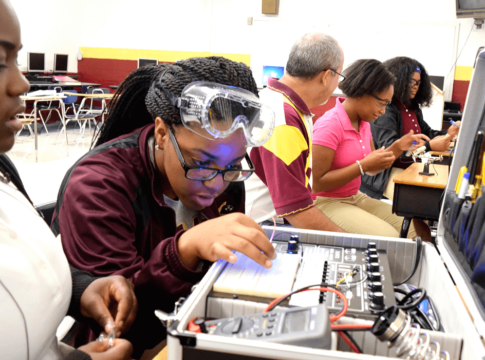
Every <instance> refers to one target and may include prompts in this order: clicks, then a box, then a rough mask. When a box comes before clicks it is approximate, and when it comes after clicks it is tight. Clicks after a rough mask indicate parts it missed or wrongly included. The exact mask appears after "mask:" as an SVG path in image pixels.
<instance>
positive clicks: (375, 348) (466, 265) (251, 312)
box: [167, 52, 485, 360]
mask: <svg viewBox="0 0 485 360" xmlns="http://www.w3.org/2000/svg"><path fill="white" fill-rule="evenodd" d="M482 129H483V130H484V133H485V52H482V53H481V54H480V55H479V57H478V59H477V63H476V66H475V69H474V73H473V76H472V81H471V83H470V89H469V92H468V98H467V103H466V107H465V110H464V114H463V120H462V128H461V130H460V134H459V138H458V141H457V145H456V147H455V151H454V152H455V153H454V154H453V155H454V156H453V162H452V166H451V169H450V177H449V181H448V185H447V188H446V190H445V193H444V199H443V202H442V207H441V215H440V222H439V225H438V231H437V238H436V245H433V244H430V243H420V242H416V241H414V240H410V239H395V238H382V237H374V236H365V235H356V234H337V233H330V232H319V231H310V230H302V229H294V228H281V227H279V228H277V229H276V233H275V236H274V239H275V240H274V246H275V247H280V250H279V254H280V255H281V259H283V257H285V256H286V257H287V258H289V256H288V253H290V252H289V246H293V243H294V241H293V240H294V239H295V238H292V236H295V235H296V236H297V237H298V246H299V247H300V249H301V251H302V253H301V254H300V256H301V257H302V258H301V259H300V261H299V265H297V266H296V268H297V270H295V271H293V270H292V269H293V268H294V264H293V263H294V261H293V260H285V262H284V263H285V266H280V267H279V268H278V269H279V270H277V271H276V270H275V272H278V276H279V277H274V280H275V281H273V282H266V283H263V282H261V283H259V282H258V284H259V285H261V286H259V288H258V286H256V285H255V287H254V288H250V289H249V290H248V289H246V288H244V286H246V285H244V284H246V283H248V281H247V280H244V279H243V278H237V277H234V276H235V275H234V274H236V273H237V272H236V270H238V268H237V267H235V265H232V264H228V263H226V262H225V261H222V260H220V261H218V262H216V263H214V264H213V266H212V267H211V268H210V270H209V271H208V273H207V275H206V276H205V277H204V278H203V280H202V281H201V282H200V283H199V284H198V285H197V286H195V287H194V289H193V291H192V293H191V294H190V296H189V297H188V298H187V299H186V300H185V302H184V303H183V305H182V306H181V307H180V309H178V311H177V313H175V314H171V315H170V316H168V323H167V328H168V337H167V344H168V359H169V360H178V359H184V360H189V359H197V360H203V359H235V360H238V359H301V360H303V359H388V358H416V359H445V358H449V359H467V360H468V359H470V360H476V359H485V345H484V342H483V335H484V334H485V308H484V304H485V289H484V288H483V287H482V286H485V285H484V284H485V253H484V254H483V256H482V250H484V251H485V247H484V246H483V245H484V244H485V211H482V212H479V211H478V206H479V205H480V201H481V200H479V199H480V197H481V196H482V195H481V182H480V181H481V178H480V175H481V174H482V173H484V174H485V165H483V162H484V158H485V156H483V153H484V151H485V141H483V137H482V140H480V136H479V132H481V131H482ZM474 164H475V165H474ZM477 164H478V165H477ZM482 165H483V166H482ZM464 166H466V167H467V169H465V170H467V171H468V172H469V173H471V174H470V179H469V182H470V186H469V192H471V195H470V193H468V194H467V195H466V198H465V199H460V200H463V201H458V200H456V199H457V196H458V194H457V191H456V190H459V189H458V188H459V186H458V187H457V186H456V183H457V179H458V182H459V183H460V182H461V180H460V179H461V177H462V176H463V172H464V171H463V167H464ZM484 177H485V176H484ZM484 181H485V180H484ZM459 185H460V184H459ZM455 187H456V188H457V189H455ZM463 188H464V186H463ZM467 201H468V203H467ZM453 204H455V208H454V207H453ZM464 204H465V205H464ZM475 204H477V206H475ZM481 206H482V207H483V208H484V209H485V198H484V201H481ZM474 208H475V211H474V212H473V210H474ZM468 210H469V211H470V213H467V211H468ZM481 216H483V217H481ZM451 221H454V223H453V226H451V225H452V224H451ZM460 222H461V223H460ZM457 224H458V225H457ZM460 226H461V228H460ZM482 227H483V228H484V230H483V235H484V240H483V241H482V242H480V241H481V240H480V237H479V236H478V238H473V236H472V234H474V229H476V228H479V230H480V231H478V230H475V233H477V232H478V234H479V235H480V233H481V228H482ZM263 229H264V230H265V231H266V233H267V235H268V237H270V236H271V233H272V232H273V228H272V227H263ZM460 231H461V233H460ZM470 246H474V254H475V258H474V259H475V260H474V261H471V260H470V258H471V256H470V249H469V247H470ZM477 248H478V250H477ZM277 250H278V248H277ZM369 251H373V252H372V253H370V252H369ZM305 254H306V255H305ZM312 254H313V255H312ZM293 255H294V256H298V255H295V254H293ZM371 255H376V256H377V257H379V261H377V259H376V262H375V263H374V262H372V261H370V260H369V258H370V257H371ZM305 256H306V258H305ZM312 256H313V257H312ZM242 257H243V256H239V257H238V262H240V261H243V259H242ZM417 257H418V258H420V260H419V263H417V262H416V259H417ZM278 259H280V258H278ZM292 259H293V258H292ZM311 259H323V264H325V265H323V266H324V268H323V277H321V274H322V269H321V268H319V267H318V266H320V265H318V264H320V263H318V264H317V265H315V266H316V267H315V268H311V267H310V265H307V264H310V263H311V261H313V260H311ZM482 260H483V265H482ZM278 261H280V260H278ZM281 261H282V262H281V264H282V263H283V260H281ZM275 264H276V263H275ZM278 264H279V263H278ZM315 264H316V263H315ZM372 264H374V265H372ZM415 265H417V266H415ZM273 266H275V265H273ZM312 266H313V265H312ZM372 266H374V268H372ZM305 267H306V268H307V269H309V268H311V271H310V270H307V274H310V275H308V276H310V277H311V276H313V275H314V274H315V273H317V274H318V276H317V277H313V278H312V279H316V278H318V277H320V278H321V281H317V283H321V282H326V283H328V284H336V283H337V282H341V281H343V280H346V279H347V276H348V274H349V271H352V272H353V273H359V276H360V281H361V282H360V283H359V281H356V282H352V283H350V284H349V283H348V284H347V288H346V287H345V281H344V282H343V283H342V289H343V290H345V289H346V290H345V291H346V293H345V295H346V296H347V295H348V296H349V298H350V300H348V309H347V313H346V314H345V316H343V317H340V318H339V319H337V320H335V321H334V322H333V325H332V326H334V325H338V324H340V325H345V324H353V325H355V326H357V325H356V324H363V325H362V326H370V324H374V323H375V322H376V323H377V321H376V320H379V319H381V320H382V319H383V318H384V317H383V315H382V314H383V313H381V312H380V311H381V309H385V308H388V307H389V306H390V305H391V304H392V303H396V302H397V300H396V299H395V298H394V295H393V294H392V292H393V289H394V287H393V284H396V283H400V282H402V281H403V280H406V279H407V278H409V276H410V274H412V273H413V270H414V274H413V275H412V276H411V277H410V278H409V279H407V281H406V284H409V285H412V286H414V287H418V288H423V289H425V290H426V293H427V296H428V297H429V298H430V299H432V302H433V303H434V312H435V315H436V317H437V318H438V319H439V320H440V324H439V328H440V330H441V331H433V330H423V329H421V330H420V332H419V333H417V332H415V333H412V332H411V333H408V337H409V336H413V337H414V336H416V337H417V338H420V342H418V343H416V344H418V345H419V346H418V345H416V344H414V346H411V347H410V348H409V347H408V348H407V349H406V351H404V352H403V348H402V347H401V348H400V347H399V346H398V345H399V344H395V343H394V341H395V339H392V342H389V341H387V340H388V339H386V338H385V337H384V336H383V335H386V336H387V335H388V330H386V332H385V333H381V334H378V333H376V334H377V336H376V335H374V334H373V333H372V332H371V331H354V332H352V331H349V334H352V337H353V340H354V343H355V344H357V345H358V347H359V348H360V350H362V353H360V354H357V353H354V352H352V350H351V349H350V347H349V345H347V342H345V341H343V340H342V338H340V337H339V336H337V334H336V333H337V332H336V331H330V330H329V329H330V325H327V324H325V326H326V327H325V326H323V327H322V328H321V329H320V330H321V334H325V335H322V336H324V338H325V345H322V346H321V347H314V346H305V345H304V344H305V343H304V342H301V343H300V344H298V345H295V344H293V343H292V341H290V340H285V339H286V338H284V337H281V339H283V340H280V341H276V340H274V339H273V336H274V335H275V333H272V334H270V333H271V331H266V332H267V333H268V334H269V335H266V333H263V334H262V335H259V334H260V333H261V331H259V330H260V329H261V326H262V325H261V322H264V324H265V325H264V326H265V327H264V329H267V328H268V325H267V324H266V322H265V321H266V320H267V319H269V318H268V317H267V318H263V317H262V316H263V315H262V314H263V311H265V309H267V308H268V301H266V300H265V299H264V296H262V295H261V293H262V292H264V291H263V290H264V289H265V288H266V289H267V293H268V294H270V295H273V296H276V295H278V294H280V293H285V292H284V291H287V290H288V289H290V290H294V289H295V287H296V285H297V284H296V283H298V282H299V281H300V283H299V284H300V285H304V284H307V283H305V282H304V281H303V282H302V280H301V277H302V275H301V274H302V273H304V271H305V270H304V268H305ZM482 267H483V274H484V276H482V275H481V272H482ZM241 269H243V270H244V265H241ZM315 269H316V270H315ZM231 271H232V273H231ZM244 271H245V270H244ZM251 271H252V272H251V273H250V274H252V275H251V276H253V277H254V276H256V275H257V274H259V273H258V271H259V272H261V271H262V270H261V269H259V270H258V269H256V270H254V269H253V270H251ZM346 271H347V272H346ZM375 272H380V273H381V277H380V278H379V282H378V283H379V284H380V285H379V288H377V290H376V289H372V287H373V286H374V285H376V282H374V281H371V276H372V274H374V273H375ZM254 274H256V275H254ZM312 274H313V275H312ZM342 274H343V275H342ZM346 274H347V275H346ZM364 274H365V276H364ZM231 276H232V277H231ZM276 279H277V280H276ZM342 279H343V280H342ZM258 281H259V280H258ZM240 288H244V289H243V290H242V291H241V289H240ZM233 290H234V293H231V291H233ZM236 290H238V291H237V292H236ZM309 293H310V292H309ZM314 293H315V295H314V296H313V297H312V299H313V300H308V299H310V297H308V296H306V295H305V297H303V296H300V295H301V294H295V295H292V296H291V298H289V300H288V298H287V300H286V301H283V302H281V303H280V304H279V305H280V306H279V307H276V308H273V309H271V310H270V312H268V313H267V314H270V315H268V316H269V317H271V316H273V315H271V314H272V313H271V312H273V313H274V316H275V318H276V317H278V319H280V314H282V312H278V311H280V310H281V311H283V312H284V311H286V310H285V309H288V306H290V307H291V308H292V309H294V308H297V307H301V309H303V308H304V307H305V306H310V305H315V301H316V304H318V303H322V299H323V303H324V304H325V305H326V309H327V311H328V312H329V313H330V314H333V316H334V318H335V316H336V315H335V314H337V313H339V309H340V308H341V307H342V306H341V305H339V304H340V303H339V301H340V298H339V296H338V295H337V294H333V293H323V291H322V292H320V293H319V292H318V291H315V292H314ZM297 295H298V296H300V297H298V296H297ZM268 298H271V296H268ZM315 299H317V300H315ZM376 306H377V308H376ZM379 306H380V308H379ZM376 309H377V310H376ZM307 313H308V314H310V315H304V316H303V315H301V314H303V312H301V314H299V315H298V316H299V317H298V319H300V320H299V322H297V324H300V323H301V322H304V323H305V324H307V325H308V327H307V328H305V329H306V330H305V331H306V335H307V336H308V337H310V336H311V333H312V331H313V330H315V329H314V328H317V327H318V326H316V325H315V324H313V325H311V326H310V324H311V322H310V320H309V319H313V315H314V314H313V310H311V312H310V310H309V312H306V313H305V314H307ZM302 316H303V317H302ZM305 316H306V317H305ZM310 316H312V317H311V318H310ZM331 316H332V315H331ZM194 318H204V319H229V320H230V322H228V323H227V324H231V325H230V327H225V328H223V327H220V326H222V325H224V324H226V323H221V322H219V323H217V321H215V322H208V323H207V324H209V326H214V329H222V330H221V331H222V332H224V329H229V331H231V329H234V324H235V323H236V324H237V326H236V328H237V330H238V331H236V332H234V331H233V332H232V333H231V334H230V335H227V334H226V335H225V336H220V335H216V334H217V332H215V331H216V330H209V331H207V332H206V333H204V332H202V333H200V332H193V331H189V330H188V326H189V324H190V323H191V321H193V319H194ZM286 318H288V321H289V319H290V318H291V317H290V313H289V312H288V313H286V314H285V315H281V320H278V321H279V323H278V324H280V325H278V326H279V330H280V331H279V332H278V334H277V335H278V336H280V335H282V334H283V333H285V331H284V329H285V326H286ZM327 318H328V316H327ZM398 318H399V315H396V317H395V318H393V319H391V320H392V321H394V322H392V323H391V321H390V324H388V325H389V327H388V328H389V329H391V330H395V327H396V324H397V319H398ZM247 319H252V320H251V321H250V323H251V324H252V325H251V327H249V328H248V330H246V332H242V331H239V329H243V328H244V326H245V325H244V324H246V323H245V321H246V320H247ZM253 320H254V321H253ZM268 321H269V320H268ZM211 324H212V325H211ZM221 324H222V325H221ZM254 324H259V325H257V326H256V325H254ZM268 324H269V323H268ZM216 325H217V326H216ZM317 325H318V324H317ZM255 326H256V327H255ZM305 326H306V325H305ZM290 330H291V329H290ZM293 330H294V329H293ZM293 330H291V331H293ZM300 330H301V329H300ZM407 330H409V329H408V328H406V331H407ZM211 331H212V332H214V334H211ZM287 331H288V329H286V332H287ZM389 331H390V330H389ZM404 335H405V331H403V332H402V336H403V338H404ZM258 336H260V338H258ZM396 336H397V335H396ZM399 336H401V335H399ZM295 338H296V337H295ZM265 339H266V341H265ZM406 341H407V340H406ZM428 342H429V343H428ZM389 344H391V346H389ZM425 347H427V349H426V351H428V350H429V352H427V353H426V355H421V356H420V355H419V354H416V352H418V353H419V352H422V351H423V350H424V349H425ZM438 347H439V350H438ZM413 351H414V353H413ZM433 351H434V352H433ZM442 351H446V353H447V354H444V353H442ZM397 352H400V354H397ZM422 353H425V351H424V352H422ZM413 356H415V357H413Z"/></svg>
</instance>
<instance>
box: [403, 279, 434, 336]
mask: <svg viewBox="0 0 485 360" xmlns="http://www.w3.org/2000/svg"><path fill="white" fill-rule="evenodd" d="M394 291H395V292H397V293H400V294H404V295H405V296H404V297H403V298H402V299H401V300H400V301H398V303H397V305H396V307H398V308H400V309H402V310H405V311H406V312H407V313H408V314H409V315H410V316H411V317H412V319H413V321H414V322H417V323H418V324H419V325H420V326H421V327H423V328H424V329H428V330H434V331H440V329H441V321H440V319H439V314H438V312H437V311H436V308H435V306H434V303H433V301H432V300H431V298H430V297H429V296H427V295H426V291H425V290H424V289H421V288H416V289H414V290H413V291H410V292H406V291H404V290H403V289H399V288H394ZM417 293H420V296H419V297H417V298H415V299H413V298H414V296H415V295H416V294H417ZM424 300H427V301H428V304H429V307H430V308H431V311H432V313H433V317H434V318H435V320H436V326H434V325H433V322H431V320H430V318H429V316H428V314H426V313H425V312H424V311H423V310H421V308H420V307H419V305H420V304H421V303H422V302H423V301H424Z"/></svg>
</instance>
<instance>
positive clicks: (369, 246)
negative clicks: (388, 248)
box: [367, 242, 377, 250]
mask: <svg viewBox="0 0 485 360" xmlns="http://www.w3.org/2000/svg"><path fill="white" fill-rule="evenodd" d="M367 249H369V250H371V249H377V244H376V243H375V242H370V243H368V244H367Z"/></svg>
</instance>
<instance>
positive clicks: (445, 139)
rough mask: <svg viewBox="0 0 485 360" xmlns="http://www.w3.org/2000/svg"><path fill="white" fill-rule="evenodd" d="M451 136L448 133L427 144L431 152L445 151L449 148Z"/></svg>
mask: <svg viewBox="0 0 485 360" xmlns="http://www.w3.org/2000/svg"><path fill="white" fill-rule="evenodd" d="M451 139H452V136H451V135H450V134H449V133H448V134H446V135H441V136H437V137H435V138H434V139H432V140H431V141H430V142H429V145H430V146H431V150H434V151H446V150H448V148H449V147H450V143H451Z"/></svg>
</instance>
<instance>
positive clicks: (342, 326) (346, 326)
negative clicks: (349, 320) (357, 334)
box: [332, 324, 372, 330]
mask: <svg viewBox="0 0 485 360" xmlns="http://www.w3.org/2000/svg"><path fill="white" fill-rule="evenodd" d="M332 329H335V330H338V329H372V325H364V324H332Z"/></svg>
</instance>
